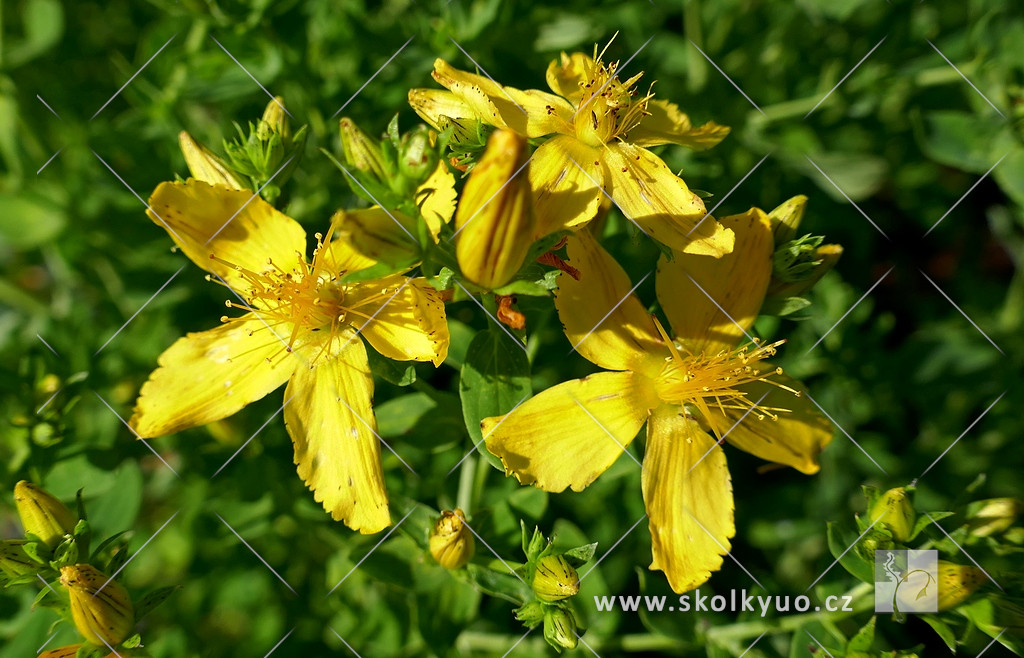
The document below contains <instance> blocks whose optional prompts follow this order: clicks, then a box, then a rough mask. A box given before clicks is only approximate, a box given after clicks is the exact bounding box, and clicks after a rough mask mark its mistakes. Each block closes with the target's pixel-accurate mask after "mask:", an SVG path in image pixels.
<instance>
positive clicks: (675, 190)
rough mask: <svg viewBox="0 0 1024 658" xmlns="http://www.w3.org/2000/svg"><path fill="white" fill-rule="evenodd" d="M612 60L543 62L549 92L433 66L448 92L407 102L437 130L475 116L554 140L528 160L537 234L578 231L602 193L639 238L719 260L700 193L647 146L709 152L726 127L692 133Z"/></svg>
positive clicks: (723, 234)
mask: <svg viewBox="0 0 1024 658" xmlns="http://www.w3.org/2000/svg"><path fill="white" fill-rule="evenodd" d="M617 73H618V63H617V62H612V63H610V64H605V63H604V62H603V61H602V60H601V56H600V55H598V53H597V49H596V47H595V49H594V57H588V56H587V55H584V54H583V53H574V54H573V55H571V56H569V55H566V54H564V53H563V54H562V57H561V59H560V60H556V61H553V62H551V64H550V66H548V71H547V81H548V86H550V87H551V90H552V91H554V92H555V93H554V94H550V93H547V92H544V91H540V90H537V89H530V90H527V91H521V90H519V89H514V88H512V87H503V86H501V85H499V84H497V83H495V82H494V81H492V80H491V79H490V78H487V77H485V76H482V75H476V74H473V73H467V72H465V71H460V70H458V69H455V68H453V67H452V66H450V65H449V64H448V63H447V62H445V61H444V60H442V59H438V60H436V61H435V62H434V73H433V77H434V79H435V80H436V81H437V82H438V83H440V84H441V85H442V86H443V87H445V89H446V90H447V91H442V90H439V89H413V90H411V91H410V92H409V103H410V105H412V108H413V109H414V110H415V111H416V113H417V114H419V115H420V116H421V117H422V118H423V119H424V120H425V121H427V122H428V123H430V124H431V125H433V126H434V127H435V128H438V129H439V130H443V129H444V126H446V125H449V123H450V120H452V119H455V120H462V119H465V120H467V121H469V122H472V121H474V120H478V121H481V122H483V123H485V124H488V125H492V126H496V127H498V128H508V129H510V130H514V131H516V132H518V133H519V134H521V135H524V136H526V137H529V138H531V139H534V138H540V137H545V136H549V135H550V136H551V138H550V139H548V140H547V141H545V142H544V143H543V144H541V145H540V146H539V147H538V148H537V151H536V152H535V153H534V155H533V160H532V162H531V166H530V184H531V186H532V187H533V189H534V193H535V195H536V201H537V218H538V224H537V230H536V235H535V238H540V237H543V236H545V235H549V234H551V233H554V232H556V231H559V230H563V229H576V228H578V227H579V226H582V225H583V224H586V223H587V222H589V221H590V220H591V219H592V218H593V217H594V215H595V214H596V212H597V210H598V207H599V206H600V204H601V201H602V198H603V196H604V194H603V193H602V191H601V189H602V188H603V189H604V190H606V191H607V193H608V195H610V196H611V198H612V199H613V200H614V201H615V203H616V204H618V206H619V207H620V208H621V209H622V211H623V212H624V213H625V214H626V216H627V217H629V218H630V219H632V220H633V221H634V222H636V223H637V225H639V226H640V227H641V228H642V229H643V230H644V231H645V232H646V233H648V234H649V235H650V236H651V237H653V238H655V239H656V240H658V241H660V242H663V243H665V244H666V245H668V246H670V247H672V248H674V249H677V250H679V251H684V252H687V253H695V254H708V255H713V256H721V255H722V254H727V253H729V252H730V251H731V250H732V244H733V235H732V233H731V232H730V231H728V230H727V229H724V228H723V227H722V226H721V225H720V224H719V223H718V222H716V221H715V220H714V219H713V218H711V217H706V218H705V216H706V215H707V210H706V209H705V207H704V203H703V201H701V199H700V197H699V196H697V195H696V194H694V193H693V192H691V191H690V190H689V189H688V188H687V186H686V183H684V182H683V181H682V179H680V178H679V177H678V176H676V175H675V174H673V173H672V171H671V170H669V168H668V166H667V165H666V164H665V162H664V161H662V159H661V158H659V157H658V156H656V155H654V154H653V153H651V152H650V151H649V150H647V148H646V147H650V146H658V145H660V144H670V143H672V144H681V145H684V146H689V147H691V148H708V147H711V146H714V145H715V144H717V143H718V142H720V141H721V140H722V139H723V138H725V136H726V135H727V134H728V132H729V129H728V128H726V127H724V126H719V125H717V124H715V123H713V122H709V123H707V124H705V125H704V126H701V127H700V128H694V127H693V125H692V124H691V123H690V119H689V118H688V117H687V116H686V115H685V114H683V113H682V112H681V111H680V110H679V107H678V106H676V105H674V104H673V103H669V102H666V101H659V100H654V96H653V94H652V93H650V91H648V93H646V94H638V92H637V83H638V82H639V80H640V76H641V75H642V74H637V75H634V76H633V77H631V78H629V79H628V80H621V79H620V78H619V77H618V75H617Z"/></svg>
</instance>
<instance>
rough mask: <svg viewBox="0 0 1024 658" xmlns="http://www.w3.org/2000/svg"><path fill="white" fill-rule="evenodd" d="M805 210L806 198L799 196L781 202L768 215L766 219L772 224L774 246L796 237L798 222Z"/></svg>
mask: <svg viewBox="0 0 1024 658" xmlns="http://www.w3.org/2000/svg"><path fill="white" fill-rule="evenodd" d="M806 209H807V197H805V196H804V195H803V194H799V195H797V196H795V197H793V198H792V199H787V200H786V201H783V202H782V205H780V206H779V207H778V208H776V209H775V210H772V211H771V212H770V213H768V219H769V220H770V221H771V223H772V233H773V234H774V236H775V244H777V245H779V244H782V243H783V242H789V241H790V240H792V239H793V238H795V237H796V231H797V229H798V228H800V221H801V220H803V218H804V210H806Z"/></svg>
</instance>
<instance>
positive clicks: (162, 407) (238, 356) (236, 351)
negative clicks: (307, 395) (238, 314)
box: [129, 314, 298, 439]
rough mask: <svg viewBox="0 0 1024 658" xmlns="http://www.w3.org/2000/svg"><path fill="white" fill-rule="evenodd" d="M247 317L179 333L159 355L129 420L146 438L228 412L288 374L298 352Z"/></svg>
mask: <svg viewBox="0 0 1024 658" xmlns="http://www.w3.org/2000/svg"><path fill="white" fill-rule="evenodd" d="M244 317H245V318H246V319H245V320H244V321H242V320H239V321H231V322H228V323H225V324H222V325H221V326H219V327H217V328H216V329H210V330H209V331H202V332H199V333H192V334H188V335H187V336H185V337H184V338H179V339H178V340H177V341H176V342H175V343H174V344H173V345H171V346H170V347H169V348H167V350H166V351H165V352H164V353H163V354H161V355H160V359H159V360H158V363H159V367H158V368H157V369H156V370H154V371H153V374H151V375H150V376H149V380H148V381H146V383H145V384H143V385H142V391H141V392H140V393H139V399H138V401H137V402H136V403H135V413H134V414H133V415H132V419H131V421H130V422H129V424H130V425H131V426H132V428H133V429H134V430H135V431H136V432H137V433H138V434H139V436H140V437H141V438H144V439H147V438H150V437H154V436H164V435H165V434H173V433H174V432H179V431H181V430H183V429H187V428H189V427H197V426H199V425H205V424H206V423H212V422H213V421H215V420H220V419H222V418H226V417H228V416H230V415H232V414H234V413H235V412H236V411H238V410H239V409H241V408H242V407H244V406H246V405H247V404H249V403H250V402H255V401H256V400H259V399H260V398H262V397H263V396H264V395H266V394H267V393H270V392H271V391H273V390H274V389H276V388H277V387H279V386H280V385H281V384H283V383H285V382H286V381H287V380H288V377H290V376H291V374H292V372H293V371H294V370H295V367H296V364H297V363H298V360H297V358H296V357H295V356H294V355H293V354H289V353H288V352H286V351H285V345H284V343H283V342H282V339H281V338H280V337H279V336H277V335H275V334H273V333H272V332H271V331H270V330H269V329H268V328H267V327H266V325H264V324H263V322H262V321H260V320H259V319H258V318H256V317H255V316H253V315H252V314H250V315H246V316H244ZM279 331H282V330H279ZM282 335H285V336H286V334H285V333H283V331H282ZM268 360H269V362H268Z"/></svg>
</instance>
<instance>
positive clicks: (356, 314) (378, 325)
mask: <svg viewBox="0 0 1024 658" xmlns="http://www.w3.org/2000/svg"><path fill="white" fill-rule="evenodd" d="M344 303H345V307H346V308H348V309H351V310H350V311H349V313H348V316H347V317H346V322H348V323H349V324H351V325H352V326H354V327H356V328H357V329H358V330H359V333H360V334H361V335H362V336H363V337H364V338H366V340H368V341H369V342H370V345H373V348H374V349H375V350H377V351H378V352H380V353H381V354H383V355H384V356H386V357H388V358H391V359H396V360H398V361H409V360H412V361H430V362H431V363H433V364H434V365H435V366H439V365H441V362H442V361H444V359H445V357H446V356H448V340H449V337H448V322H447V320H446V319H445V312H444V300H443V299H442V298H441V293H439V292H438V291H437V290H434V288H433V287H431V285H430V284H429V283H427V281H426V279H422V278H416V279H408V278H406V277H404V276H401V275H393V276H389V277H386V278H384V279H378V280H376V281H366V282H361V283H352V284H349V285H348V286H347V287H346V289H345V301H344Z"/></svg>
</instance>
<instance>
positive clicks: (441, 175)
mask: <svg viewBox="0 0 1024 658" xmlns="http://www.w3.org/2000/svg"><path fill="white" fill-rule="evenodd" d="M457 197H458V194H457V193H456V192H455V176H454V174H452V172H450V171H448V166H447V165H446V164H445V163H444V162H443V161H442V162H438V163H437V169H435V170H434V173H432V174H430V177H429V178H427V180H426V181H424V182H423V184H422V185H420V186H419V187H418V188H416V203H417V204H418V205H419V208H420V215H421V216H422V217H423V221H425V222H426V223H427V229H429V230H430V237H432V238H433V239H434V243H435V244H436V243H437V240H438V235H439V234H440V233H441V226H442V225H443V224H447V223H448V222H450V221H452V215H454V214H455V199H456V198H457Z"/></svg>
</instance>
